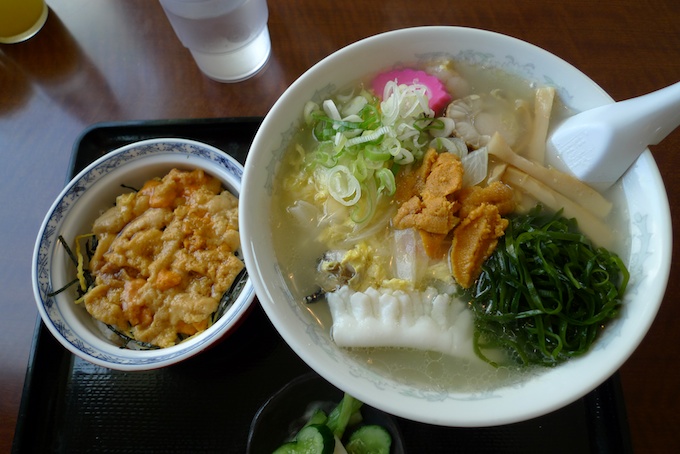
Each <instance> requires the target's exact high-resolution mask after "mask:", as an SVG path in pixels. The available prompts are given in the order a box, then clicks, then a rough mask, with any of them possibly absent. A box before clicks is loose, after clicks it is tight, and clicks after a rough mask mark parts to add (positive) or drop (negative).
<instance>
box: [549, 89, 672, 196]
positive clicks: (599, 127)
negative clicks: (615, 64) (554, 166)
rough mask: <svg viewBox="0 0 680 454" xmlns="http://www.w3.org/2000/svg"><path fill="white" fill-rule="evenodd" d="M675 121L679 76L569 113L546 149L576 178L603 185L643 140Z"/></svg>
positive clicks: (652, 140) (652, 139)
mask: <svg viewBox="0 0 680 454" xmlns="http://www.w3.org/2000/svg"><path fill="white" fill-rule="evenodd" d="M678 125H680V82H677V83H675V84H673V85H671V86H669V87H666V88H662V89H661V90H658V91H655V92H652V93H649V94H647V95H643V96H639V97H637V98H631V99H628V100H625V101H620V102H615V103H612V104H606V105H604V106H600V107H596V108H594V109H591V110H586V111H584V112H581V113H578V114H576V115H574V116H572V117H569V118H568V119H567V120H565V121H564V122H563V123H562V124H560V125H558V126H557V128H556V129H555V131H554V132H553V133H552V134H551V135H550V137H549V138H548V142H547V151H548V153H549V154H550V155H551V156H553V157H557V158H558V160H559V161H561V164H559V165H558V166H560V165H563V166H564V167H565V168H566V169H568V170H569V171H570V172H571V173H573V175H574V176H575V177H576V178H578V179H579V180H581V181H583V182H585V183H587V184H589V185H590V186H592V187H593V188H595V189H597V190H600V191H604V190H605V189H607V188H609V187H610V186H611V185H612V184H614V183H615V182H616V181H617V180H618V179H619V178H620V177H621V176H622V175H623V174H624V173H625V172H626V170H628V168H629V167H630V166H631V164H633V162H635V160H636V159H637V158H638V156H640V154H641V153H642V152H643V151H645V149H647V146H648V145H656V144H658V143H659V142H661V141H662V140H663V139H664V138H665V137H666V136H668V134H670V133H671V131H673V130H674V129H675V128H677V127H678Z"/></svg>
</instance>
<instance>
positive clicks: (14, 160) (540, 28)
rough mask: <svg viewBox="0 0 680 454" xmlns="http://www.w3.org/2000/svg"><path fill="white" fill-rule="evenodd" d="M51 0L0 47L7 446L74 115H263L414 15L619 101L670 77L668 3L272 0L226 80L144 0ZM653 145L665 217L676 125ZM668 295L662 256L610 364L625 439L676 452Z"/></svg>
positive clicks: (676, 50)
mask: <svg viewBox="0 0 680 454" xmlns="http://www.w3.org/2000/svg"><path fill="white" fill-rule="evenodd" d="M48 4H49V6H50V9H51V11H50V15H49V18H48V20H47V23H46V25H45V27H44V28H43V29H42V30H41V31H40V33H39V34H38V35H36V36H35V37H33V38H32V39H30V40H28V41H26V42H24V43H20V44H14V45H0V156H2V166H1V167H0V188H1V190H0V194H1V196H0V197H2V203H0V222H1V223H2V230H1V234H0V251H1V252H0V256H1V257H2V258H1V259H0V266H1V271H0V291H1V293H0V295H1V296H0V452H9V451H10V449H11V445H12V439H13V436H14V429H15V426H16V421H17V414H18V410H19V405H20V401H21V395H22V387H23V384H24V377H25V373H26V366H27V363H28V358H29V354H30V351H31V341H32V336H33V331H34V327H35V322H36V317H37V311H36V308H35V303H34V300H33V294H32V290H31V277H30V262H31V255H32V251H33V243H34V240H35V237H36V235H37V232H38V229H39V227H40V223H41V221H42V218H43V216H44V214H45V213H46V211H47V210H48V208H49V206H50V204H51V202H52V200H53V199H54V197H55V196H56V195H57V194H58V192H59V191H60V189H61V188H62V187H63V185H64V184H65V178H66V174H67V168H68V163H69V158H70V155H71V149H72V146H73V144H74V142H75V141H76V140H77V139H78V137H79V134H80V133H81V132H82V131H83V129H84V128H86V127H87V126H89V125H91V124H93V123H96V122H102V121H118V120H147V119H176V118H202V117H240V116H264V115H265V114H266V113H267V111H268V110H269V108H270V107H271V106H272V104H273V103H274V102H275V101H276V99H277V97H278V96H279V95H281V93H282V92H283V91H284V90H285V89H286V87H288V86H289V85H290V84H291V83H292V82H293V81H294V80H295V79H296V78H297V77H298V76H300V74H302V73H303V72H304V71H305V70H307V69H308V68H309V67H310V66H312V65H313V64H314V63H316V62H317V61H319V60H320V59H322V58H323V57H325V56H326V55H328V54H330V53H332V52H333V51H335V50H337V49H339V48H341V47H343V46H345V45H348V44H350V43H352V42H354V41H357V40H359V39H361V38H365V37H367V36H371V35H374V34H376V33H380V32H384V31H388V30H393V29H397V28H403V27H410V26H418V25H456V26H467V27H476V28H482V29H488V30H492V31H496V32H500V33H504V34H508V35H511V36H514V37H517V38H520V39H523V40H525V41H528V42H531V43H533V44H535V45H538V46H540V47H542V48H544V49H547V50H548V51H551V52H553V53H554V54H556V55H558V56H559V57H561V58H563V59H565V60H566V61H568V62H570V63H572V64H573V65H575V66H576V67H578V68H580V69H581V70H582V71H583V72H584V73H585V74H587V75H588V76H590V77H591V78H592V79H593V80H595V82H597V83H598V84H599V85H600V86H601V87H602V88H604V89H605V90H606V91H607V92H608V93H609V94H610V95H611V96H612V97H613V98H614V99H616V100H622V99H625V98H629V97H633V96H637V95H641V94H644V93H647V92H649V91H653V90H655V89H658V88H662V87H664V86H666V85H670V84H672V83H674V82H677V81H678V80H680V2H678V1H677V0H636V1H632V0H599V1H585V0H562V1H560V2H550V1H534V0H504V1H498V0H497V1H493V0H458V1H454V0H428V1H419V2H418V1H413V0H398V1H391V0H390V1H379V2H370V1H369V2H366V1H363V0H362V1H358V0H345V1H343V2H333V1H329V0H285V1H284V0H279V1H273V0H270V2H269V11H270V16H269V28H270V33H271V38H272V46H273V50H272V57H271V59H270V61H269V63H268V65H267V67H266V69H265V70H264V71H263V72H261V73H260V74H259V75H257V76H256V77H254V78H252V79H250V80H247V81H245V82H241V83H238V84H221V83H217V82H214V81H211V80H209V79H208V78H206V77H205V76H203V75H202V74H201V73H200V71H199V70H198V68H197V67H196V65H195V64H194V62H193V60H192V59H191V56H190V55H189V53H188V51H187V50H186V49H185V48H183V47H182V45H181V44H180V43H179V41H178V40H177V38H176V37H175V35H174V32H173V31H172V29H171V27H170V25H169V23H168V21H167V19H166V17H165V15H164V13H163V11H162V10H161V8H160V6H159V4H158V2H156V1H152V0H145V1H141V0H48ZM652 152H653V153H654V156H655V159H656V160H657V162H658V164H659V167H660V168H661V173H662V175H663V178H664V181H665V184H666V187H667V190H668V195H669V198H670V204H671V210H672V212H673V214H674V215H675V214H676V213H679V212H680V175H679V169H680V131H675V132H674V133H672V134H671V135H670V136H669V137H668V138H667V139H666V140H665V141H664V142H662V143H661V144H659V145H657V146H654V147H653V148H652ZM674 227H675V228H674V231H675V233H676V234H677V228H678V226H677V225H675V226H674ZM675 250H677V249H674V251H675ZM678 294H680V271H679V270H678V267H677V266H673V269H672V271H671V278H670V283H669V286H668V290H667V293H666V297H665V300H664V301H663V304H662V307H661V310H660V312H659V315H658V318H657V319H656V321H655V322H654V324H653V326H652V328H651V330H650V332H649V334H648V335H647V337H646V338H645V340H644V341H643V343H642V345H641V346H640V347H639V349H638V350H637V351H636V352H635V354H634V355H633V356H632V357H631V358H630V360H629V361H628V362H627V363H626V364H625V365H624V366H623V367H622V369H621V380H622V383H623V389H624V393H625V400H626V407H627V411H628V419H629V425H630V431H631V438H632V441H633V444H634V447H635V450H636V451H637V452H642V453H647V452H680V430H679V429H678V426H680V416H679V415H680V410H679V407H680V386H679V385H680V365H679V363H678V362H676V360H678V359H679V358H680V351H679V350H678V349H677V346H678V345H680V298H678V297H677V295H678ZM36 436H40V435H39V434H36Z"/></svg>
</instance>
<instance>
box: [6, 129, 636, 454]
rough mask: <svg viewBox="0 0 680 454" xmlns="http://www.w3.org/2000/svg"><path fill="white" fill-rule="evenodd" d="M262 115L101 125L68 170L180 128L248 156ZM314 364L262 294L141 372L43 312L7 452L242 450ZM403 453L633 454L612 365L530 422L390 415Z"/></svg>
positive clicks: (84, 138) (178, 133)
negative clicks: (273, 403)
mask: <svg viewBox="0 0 680 454" xmlns="http://www.w3.org/2000/svg"><path fill="white" fill-rule="evenodd" d="M260 122H261V118H223V119H201V120H158V121H133V122H117V123H100V124H95V125H93V126H91V127H89V128H88V129H86V130H85V131H84V132H83V134H82V135H81V137H80V138H79V140H78V141H77V142H76V143H75V144H74V148H73V155H72V159H71V168H70V172H69V175H68V178H69V179H70V178H71V177H72V176H74V175H75V174H76V173H77V172H79V171H80V170H81V169H82V168H83V167H85V166H86V165H87V164H89V163H90V162H92V161H93V160H95V159H97V158H98V157H100V156H102V155H103V154H105V153H107V152H109V151H111V150H113V149H116V148H118V147H120V146H123V145H126V144H128V143H132V142H136V141H139V140H144V139H150V138H156V137H181V138H188V139H194V140H198V141H201V142H205V143H208V144H210V145H213V146H216V147H218V148H220V149H222V150H224V151H225V152H227V153H229V154H231V155H232V156H234V157H235V158H236V159H237V160H239V161H240V162H244V161H245V157H246V155H247V153H248V148H249V145H250V143H251V141H252V139H253V137H254V135H255V133H256V132H257V129H258V127H259V125H260ZM309 371H310V369H309V367H308V366H307V365H305V364H304V363H303V362H302V361H301V360H300V359H299V358H298V356H297V355H296V354H295V353H294V352H293V351H292V350H291V349H290V348H289V347H288V345H287V344H286V343H285V342H284V341H283V340H282V339H281V337H280V336H279V334H278V333H277V332H276V330H275V329H274V328H273V327H272V325H271V323H270V322H269V319H268V318H267V317H266V315H265V314H264V312H263V311H262V309H261V307H260V305H259V303H258V301H257V300H256V301H255V302H254V304H253V309H252V311H251V312H250V313H249V314H248V315H247V317H246V319H245V321H244V322H243V324H242V325H241V326H240V327H239V328H238V329H237V330H236V331H235V332H234V333H233V334H232V335H231V336H229V337H228V338H227V339H225V340H224V341H222V342H221V343H220V344H218V345H217V346H215V347H213V348H212V349H210V350H208V351H206V352H203V353H201V354H200V355H198V356H197V357H194V358H192V359H189V360H186V361H184V362H182V363H180V364H177V365H174V366H170V367H166V368H163V369H159V370H153V371H145V372H121V371H115V370H111V369H107V368H104V367H100V366H96V365H93V364H91V363H89V362H87V361H84V360H82V359H80V358H79V357H76V356H74V355H72V354H71V353H70V352H68V351H67V350H66V349H65V348H63V347H62V346H61V345H60V344H59V343H58V342H57V341H56V340H55V339H54V338H53V337H52V335H51V334H50V332H49V331H48V330H47V328H46V327H45V326H44V325H43V324H42V322H41V321H40V320H39V319H38V321H37V323H36V330H35V335H34V340H33V347H32V352H31V356H30V359H29V366H28V370H27V374H26V381H25V385H24V390H23V396H22V401H21V407H20V411H19V416H18V421H17V427H16V433H15V438H14V444H13V452H14V453H32V452H40V453H47V452H58V453H61V452H63V453H69V454H75V453H81V452H96V453H108V452H111V453H210V452H216V453H217V452H220V453H225V452H227V453H245V451H246V443H247V439H248V430H249V427H250V424H251V421H252V419H253V417H254V416H255V414H256V413H257V411H258V409H259V408H260V406H261V405H262V404H263V403H264V402H266V401H267V399H268V398H269V397H270V396H272V395H273V394H274V393H275V392H276V391H278V390H279V389H280V388H282V387H283V386H284V385H285V384H286V383H288V382H289V381H290V380H292V379H294V378H296V377H298V376H300V375H302V374H305V373H308V372H309ZM397 423H398V425H399V429H400V430H401V433H402V435H403V437H404V444H405V446H406V449H407V452H409V453H417V454H420V453H440V452H441V453H445V452H446V453H448V452H456V453H498V454H502V453H547V452H549V453H579V454H580V453H616V454H620V453H629V452H632V448H631V443H630V435H629V431H628V422H627V418H626V412H625V405H624V401H623V397H622V391H621V385H620V382H619V377H618V374H615V375H614V376H612V377H611V378H610V379H609V380H607V381H606V382H605V383H604V384H602V385H601V386H600V387H598V388H597V389H595V390H594V391H592V392H591V393H590V394H588V395H587V396H585V397H584V398H582V399H579V400H578V401H576V402H574V403H573V404H571V405H569V406H567V407H565V408H563V409H561V410H558V411H556V412H554V413H551V414H548V415H546V416H543V417H540V418H536V419H532V420H529V421H525V422H521V423H517V424H511V425H505V426H498V427H488V428H474V429H473V428H448V427H438V426H430V425H427V424H422V423H417V422H413V421H409V420H406V419H402V418H397Z"/></svg>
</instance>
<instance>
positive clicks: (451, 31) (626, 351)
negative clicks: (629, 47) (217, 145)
mask: <svg viewBox="0 0 680 454" xmlns="http://www.w3.org/2000/svg"><path fill="white" fill-rule="evenodd" d="M432 33H438V34H440V35H446V36H447V38H448V39H451V40H453V39H456V38H461V35H465V39H468V40H472V39H474V40H482V41H485V40H486V41H488V40H489V39H492V40H493V39H502V40H504V41H505V43H507V44H509V45H510V47H511V48H512V49H513V50H514V51H517V50H523V51H525V52H527V51H528V53H529V54H530V55H533V56H540V57H541V60H545V61H547V63H546V64H549V65H550V66H558V67H559V69H560V72H561V73H562V74H561V75H560V76H561V77H564V78H569V77H571V78H572V79H573V80H572V82H573V83H574V84H578V85H580V86H583V87H586V88H587V90H588V92H589V94H590V95H592V96H591V98H592V99H587V100H585V105H584V104H583V103H582V105H581V109H585V108H592V107H596V106H597V105H601V104H605V103H610V102H613V100H612V98H611V97H610V96H609V95H608V94H607V93H606V92H605V91H604V90H603V89H602V88H601V87H599V86H598V85H597V84H596V83H595V82H594V81H592V80H591V79H590V78H589V77H588V76H586V75H585V74H584V73H582V72H581V71H580V70H578V69H577V68H575V67H574V66H572V65H571V64H569V63H568V62H566V61H565V60H563V59H561V58H560V57H557V56H556V55H554V54H551V53H549V52H548V51H546V50H544V49H541V48H539V47H537V46H535V45H533V44H530V43H528V42H525V41H522V40H519V39H517V38H514V37H510V36H507V35H502V34H500V33H496V32H492V31H487V30H481V29H473V28H467V27H447V26H431V27H430V26H426V27H413V28H406V29H400V30H393V31H389V32H385V33H382V34H379V35H375V36H371V37H368V38H365V39H363V40H361V41H358V42H356V43H353V44H350V45H348V46H346V47H344V48H342V49H340V50H338V51H336V52H334V53H333V54H331V55H329V56H328V57H326V58H324V59H322V60H321V61H320V62H318V63H317V64H315V65H314V66H313V67H311V68H310V69H309V70H308V71H306V72H305V73H304V74H302V75H301V76H300V77H299V78H298V79H297V80H296V81H295V82H294V83H293V84H292V85H291V86H290V87H289V88H288V89H287V90H286V91H285V92H284V94H283V95H282V96H281V97H280V98H279V100H278V101H277V102H276V103H275V104H274V106H273V107H272V109H271V110H270V113H269V114H268V115H267V116H266V117H265V118H264V121H263V123H262V125H261V126H260V129H259V131H258V133H257V134H256V136H255V139H254V141H253V145H252V147H251V150H256V149H267V150H270V151H272V152H273V151H274V150H275V148H276V147H275V146H273V144H272V143H271V141H274V140H275V139H273V138H272V137H271V135H269V134H270V133H269V131H268V129H269V127H270V125H272V124H273V125H276V123H278V122H282V120H281V119H280V118H279V117H281V115H282V113H281V112H278V111H279V110H280V108H279V106H280V105H282V104H285V103H289V102H291V99H294V100H297V102H302V103H304V102H306V101H307V100H308V99H309V98H308V97H306V95H307V94H308V93H307V92H308V90H305V89H304V86H305V84H307V83H308V79H310V78H312V77H315V76H312V73H316V72H322V73H325V74H329V73H330V71H331V69H330V67H331V66H332V64H331V63H330V60H332V59H333V60H334V59H338V58H340V59H345V60H347V59H348V58H349V56H351V55H352V54H353V53H354V52H358V51H357V47H360V46H361V47H370V46H376V45H377V46H379V45H380V43H384V42H385V41H392V40H394V39H397V40H398V41H399V42H400V44H403V43H405V42H407V41H416V40H418V39H424V34H432ZM393 45H394V44H393ZM372 50H375V48H374V49H372ZM361 52H366V50H365V49H363V50H361ZM329 80H330V79H329ZM313 88H315V89H317V90H319V89H321V86H318V85H317V86H315V87H313ZM579 89H581V88H579ZM300 100H301V101H300ZM579 101H582V100H579ZM301 111H302V109H300V112H301ZM285 114H286V115H288V116H290V115H293V114H291V112H290V111H288V112H285ZM266 134H267V135H269V137H267V136H266ZM277 137H278V136H277ZM278 138H279V139H282V140H283V141H285V140H286V136H285V134H282V135H281V137H278ZM268 159H271V157H266V156H264V157H263V156H262V155H260V156H255V154H249V155H248V157H247V159H246V164H245V173H244V180H243V186H244V188H246V190H245V192H244V194H243V196H242V197H243V200H244V205H245V206H257V204H264V202H266V201H268V199H267V197H266V196H263V195H262V194H260V195H256V192H257V191H252V192H251V191H250V189H251V186H253V185H255V184H260V185H261V184H262V183H261V182H255V181H253V182H251V181H250V180H251V178H253V179H254V178H255V177H254V176H252V177H251V175H252V173H251V172H250V171H249V170H250V169H251V168H254V167H259V166H262V167H267V166H268V165H269V164H271V163H270V162H269V161H268ZM639 167H644V168H646V171H647V172H649V175H651V176H652V182H651V183H650V182H645V184H647V185H648V184H653V186H654V191H656V193H658V196H659V197H658V199H657V200H656V206H655V214H656V216H657V217H656V218H655V219H654V221H655V222H656V224H655V225H656V227H657V228H658V231H655V237H657V243H658V244H661V245H669V246H670V245H671V243H672V232H671V229H670V225H671V223H670V222H671V221H670V209H669V206H668V199H667V195H666V193H665V189H664V187H663V182H662V180H661V176H660V174H659V171H658V167H657V166H656V163H655V162H654V160H653V157H652V155H651V153H650V152H649V150H647V151H646V152H645V153H644V154H643V155H642V157H641V158H640V159H639V160H638V162H637V163H636V164H635V165H634V168H639ZM625 181H626V178H624V182H625ZM631 184H632V183H631ZM258 197H260V198H258ZM260 214H262V212H261V211H260ZM254 216H255V214H252V213H250V212H249V213H244V215H243V216H242V217H241V218H240V222H242V224H241V227H240V230H242V231H243V232H244V245H245V247H244V248H243V252H244V258H245V261H246V266H248V268H249V270H250V273H251V277H252V278H253V284H254V286H255V289H256V293H257V295H258V299H259V300H260V303H261V305H262V306H263V308H264V310H265V313H266V314H267V315H268V317H269V318H270V319H271V321H272V323H273V324H274V326H275V327H276V328H277V330H278V331H279V333H280V334H281V336H282V337H283V338H284V340H285V341H286V343H288V345H289V346H290V347H291V348H292V349H293V351H295V352H296V354H297V355H298V356H299V357H300V358H301V359H302V360H303V361H304V362H305V363H307V364H308V365H309V366H310V367H311V368H312V369H314V370H315V371H316V372H317V373H319V374H320V375H321V376H323V377H324V378H325V379H326V380H328V381H329V382H331V383H332V384H334V385H335V386H336V387H338V388H340V389H343V390H346V391H348V392H350V393H352V394H353V395H354V397H356V398H358V399H360V400H362V401H363V402H365V403H367V404H368V405H371V406H373V407H376V408H379V409H381V410H383V411H386V412H389V413H392V414H395V415H398V416H401V417H405V418H408V419H412V420H417V421H420V422H424V423H429V424H436V425H448V426H461V427H481V426H495V425H501V424H510V423H514V422H519V421H523V420H528V419H531V418H534V417H538V416H542V415H545V414H547V413H550V412H552V411H555V410H557V409H559V408H562V407H564V406H566V405H568V404H570V403H571V402H574V401H576V400H577V399H579V398H581V397H583V396H584V395H585V394H587V393H588V392H590V391H592V390H593V389H594V388H596V387H597V386H599V385H600V384H602V383H603V382H604V381H605V380H606V379H607V378H609V377H610V376H611V375H612V374H613V373H614V372H615V371H616V370H617V369H618V368H619V367H620V366H621V365H622V364H623V363H624V362H625V360H626V359H627V358H628V357H629V356H630V354H632V352H633V351H634V350H635V348H637V346H638V345H639V343H640V342H641V341H642V339H643V337H644V336H645V334H646V333H647V331H648V330H649V327H650V326H651V324H652V322H653V320H654V317H655V316H656V313H657V312H658V307H659V305H660V303H661V300H662V298H663V295H664V293H665V287H666V282H667V281H668V276H669V272H670V262H671V255H670V247H669V248H667V249H668V250H662V251H657V252H658V254H659V261H658V262H657V263H656V270H654V273H655V277H654V279H655V281H656V282H658V286H656V287H654V290H653V291H652V292H651V293H650V294H648V295H647V297H648V300H649V301H650V303H651V304H650V306H649V307H648V308H647V309H646V310H644V311H643V314H642V316H643V317H642V319H641V320H639V324H638V325H637V329H636V330H635V332H634V333H632V334H633V335H632V336H630V337H628V338H626V339H617V350H616V352H615V354H610V355H609V356H613V358H611V357H610V358H609V360H608V364H609V366H608V367H607V368H601V369H599V370H598V371H597V372H596V373H593V372H592V371H589V370H585V371H583V372H585V373H584V374H583V376H582V377H580V378H579V379H576V380H574V381H573V382H571V383H555V382H554V381H553V380H549V379H548V380H545V379H538V380H536V379H532V380H531V382H532V385H531V386H532V387H535V388H536V389H537V392H538V393H540V395H541V396H545V397H546V398H545V399H542V400H537V399H534V400H533V401H527V400H526V399H525V398H526V395H524V394H522V393H521V392H516V393H514V394H516V395H513V396H512V399H509V400H510V402H508V404H506V405H504V408H503V409H499V408H497V407H496V406H495V405H494V404H495V402H494V398H493V396H494V395H495V394H494V393H495V391H498V392H501V391H504V390H505V389H506V388H500V389H499V390H494V391H492V392H491V395H490V396H489V399H487V401H485V402H483V403H482V402H480V403H476V404H474V405H475V406H474V407H472V406H471V405H469V402H468V401H465V400H463V399H461V400H456V401H453V403H449V404H448V409H449V410H450V409H453V408H455V406H458V407H459V408H463V409H464V410H465V411H468V410H469V412H467V413H466V414H462V413H461V412H460V411H458V412H452V413H450V414H446V413H445V411H446V410H447V404H443V403H442V400H445V398H444V399H440V397H441V396H438V395H437V394H436V393H432V394H431V395H429V396H428V395H426V394H427V393H426V392H424V393H423V394H422V397H423V399H411V398H410V397H409V396H406V397H405V394H408V393H409V392H413V393H418V392H419V391H421V390H415V389H409V388H408V386H406V385H403V384H401V383H395V382H392V381H390V379H386V378H382V377H379V378H378V380H377V381H379V380H383V382H384V383H386V384H388V385H390V386H392V385H393V387H394V388H398V389H401V391H403V392H401V393H399V394H397V393H395V392H390V390H388V389H387V386H384V387H382V388H381V387H380V386H379V385H376V387H370V389H369V387H366V386H352V385H353V384H356V383H357V380H358V378H357V377H356V376H355V375H353V372H352V371H347V370H343V369H341V368H337V366H338V363H337V362H334V361H333V360H332V359H331V358H330V356H329V355H328V354H326V353H324V352H320V349H321V347H320V346H319V345H316V344H315V343H314V342H313V341H312V338H311V337H310V335H309V334H308V333H306V332H305V330H300V328H301V327H300V326H296V328H298V329H297V330H294V329H289V328H288V327H287V326H285V323H287V320H289V319H294V318H295V317H296V315H295V314H294V311H292V310H290V308H287V307H286V305H285V304H283V302H282V301H277V297H281V295H273V294H272V293H271V292H270V291H269V288H268V287H267V284H266V283H265V280H266V279H270V280H271V279H272V278H273V277H274V276H273V275H266V276H265V274H263V269H264V267H265V266H267V265H266V264H264V263H263V264H262V265H260V263H259V261H258V259H257V253H256V252H255V249H256V248H259V247H261V245H259V244H256V243H255V242H253V241H252V240H251V238H250V232H249V231H248V229H247V228H244V226H245V225H246V224H247V222H248V221H249V218H251V217H254ZM265 218H266V219H267V220H269V216H268V214H267V215H266V216H265ZM253 222H255V220H254V219H253ZM257 222H260V223H261V222H263V221H262V219H258V220H257ZM268 266H271V265H268ZM275 291H276V290H275ZM282 294H284V295H285V292H282ZM313 352H319V355H318V356H317V357H315V356H314V353H313ZM596 354H597V353H596V352H593V351H591V352H589V354H588V355H586V356H585V357H584V358H588V357H595V355H596ZM584 358H579V359H576V360H572V361H570V362H569V363H567V364H563V365H561V366H560V368H564V369H567V368H569V369H570V370H571V369H573V370H582V368H583V364H587V363H584V361H583V360H584ZM547 375H549V374H544V375H542V377H546V376H547ZM374 384H375V383H374ZM520 388H521V386H520ZM518 397H519V398H518ZM450 402H451V401H450Z"/></svg>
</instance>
